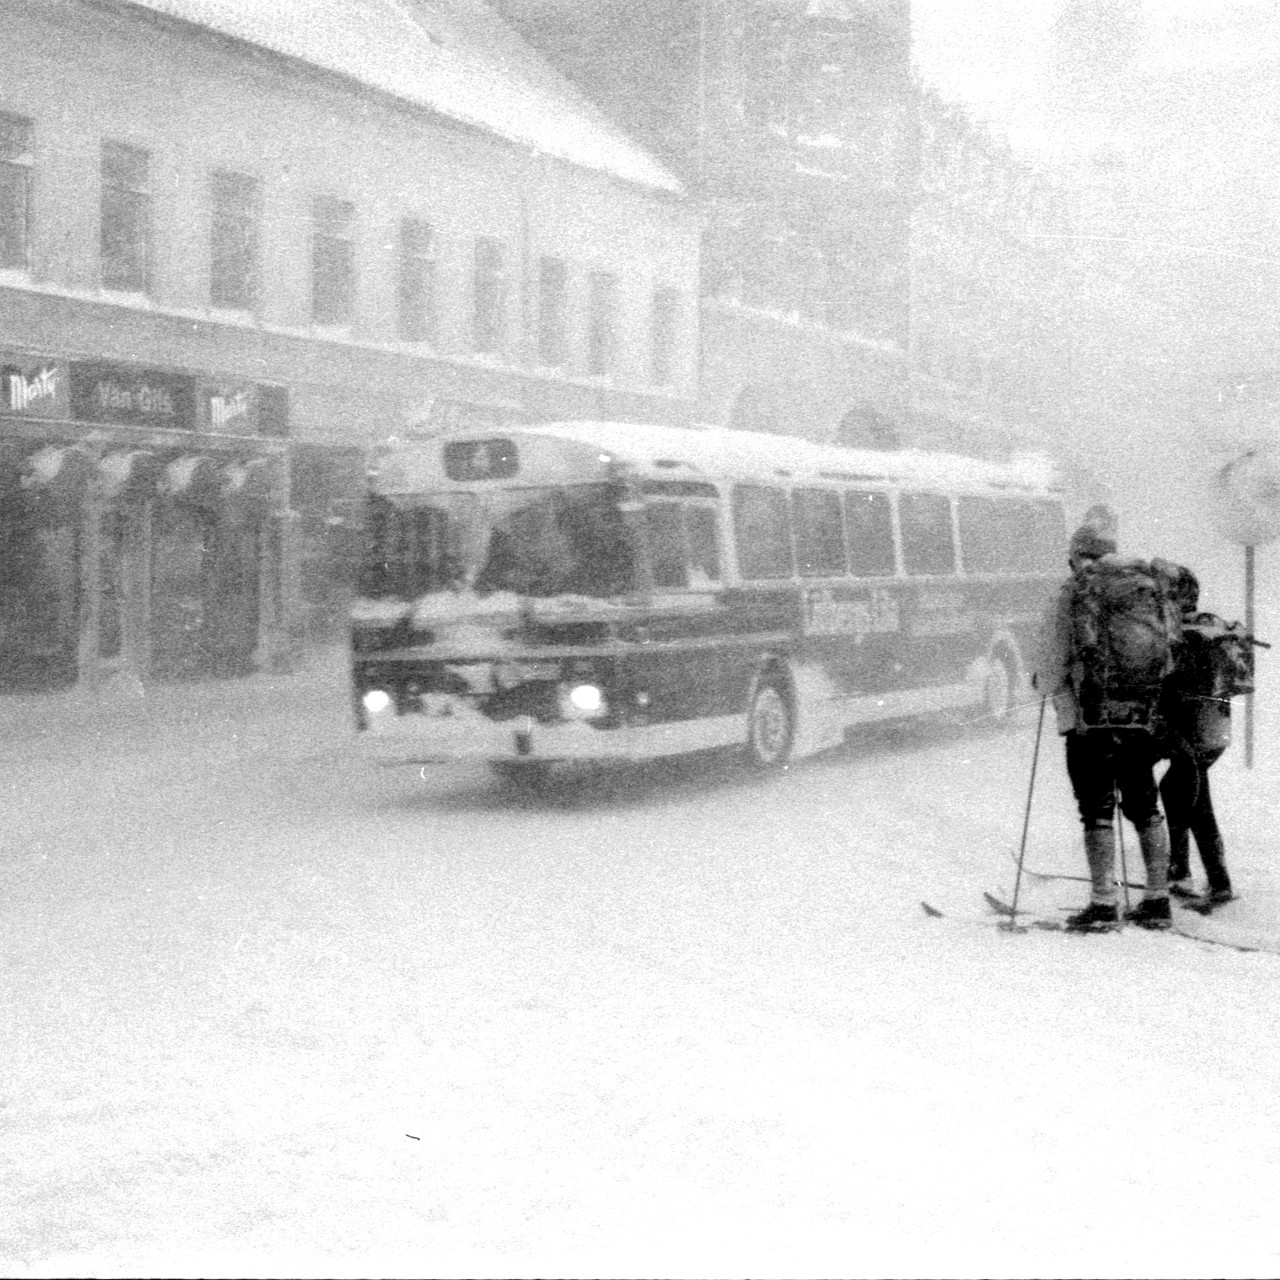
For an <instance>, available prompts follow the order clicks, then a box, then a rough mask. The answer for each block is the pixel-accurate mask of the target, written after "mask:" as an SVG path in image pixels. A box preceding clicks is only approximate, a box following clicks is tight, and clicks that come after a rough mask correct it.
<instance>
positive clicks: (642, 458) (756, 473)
mask: <svg viewBox="0 0 1280 1280" xmlns="http://www.w3.org/2000/svg"><path fill="white" fill-rule="evenodd" d="M498 439H504V440H511V441H513V442H514V443H515V444H516V447H517V449H519V445H520V442H521V441H522V440H531V439H538V440H542V441H543V442H545V444H546V445H547V446H550V447H548V448H547V449H546V450H545V453H544V456H543V458H542V460H541V461H540V462H539V463H537V464H535V463H534V461H533V458H532V457H529V458H528V459H527V461H528V463H529V466H528V467H527V468H525V469H524V470H523V471H522V472H521V475H520V476H514V475H513V476H511V477H509V481H510V483H513V484H520V483H522V479H523V483H527V484H533V483H551V484H556V483H568V482H569V481H570V480H571V479H576V480H578V481H579V482H581V481H585V480H591V479H605V478H607V477H609V476H610V475H613V474H615V469H616V467H617V466H619V465H621V466H623V467H625V468H626V469H627V470H628V471H630V472H631V473H632V474H633V475H635V476H636V478H638V479H641V480H669V481H670V480H687V481H703V482H709V483H715V482H717V481H754V482H756V483H768V482H770V481H782V482H784V483H787V484H806V483H808V484H821V483H828V484H830V483H843V484H853V483H862V484H866V483H870V484H876V485H885V486H893V487H896V486H902V485H908V486H910V487H912V488H922V489H936V490H946V491H951V492H956V491H960V492H973V493H991V492H1013V493H1023V494H1038V495H1044V494H1047V493H1052V494H1057V493H1058V492H1059V491H1060V484H1059V481H1058V477H1057V475H1056V474H1055V472H1054V468H1053V465H1052V463H1051V461H1050V460H1049V459H1048V458H1047V457H1045V456H1044V455H1040V454H1035V455H1026V456H1024V457H1022V458H1019V459H1016V460H1014V461H1011V462H1008V463H999V462H988V461H985V460H983V459H980V458H971V457H968V456H965V455H963V454H954V453H932V452H928V451H926V450H921V449H898V450H878V449H846V448H843V447H841V446H838V445H825V444H815V443H813V442H812V441H809V440H803V439H800V438H799V437H797V436H783V435H771V434H767V433H765V432H759V431H732V430H728V429H725V428H719V427H706V428H697V427H665V426H656V425H652V424H638V423H628V422H552V423H541V424H538V425H536V426H519V427H513V428H512V429H511V430H509V431H500V430H497V431H495V430H493V429H489V430H484V431H466V432H450V433H448V434H445V435H441V436H438V437H435V438H433V439H431V440H425V441H408V442H404V443H402V444H400V445H398V446H395V445H393V446H392V447H391V448H390V449H389V450H387V451H385V452H384V456H383V460H382V463H380V464H379V466H378V468H377V471H376V472H375V476H374V484H375V487H376V488H379V489H382V490H384V491H388V492H393V491H394V492H402V493H403V492H415V491H428V490H432V489H440V488H453V487H457V486H459V485H461V486H462V487H466V486H467V483H468V482H466V481H463V480H460V479H459V478H458V476H457V475H456V474H455V475H454V476H452V477H450V476H449V475H448V474H447V473H446V472H447V468H446V464H445V449H446V447H447V446H449V445H450V444H452V445H453V446H454V447H455V448H458V447H459V446H462V445H463V444H464V443H465V442H468V441H473V442H482V441H494V440H498ZM540 452H543V451H540ZM391 454H393V455H394V460H393V459H392V457H391V456H388V455H391ZM378 473H381V477H382V479H381V481H379V479H378Z"/></svg>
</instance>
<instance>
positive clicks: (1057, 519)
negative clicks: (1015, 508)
mask: <svg viewBox="0 0 1280 1280" xmlns="http://www.w3.org/2000/svg"><path fill="white" fill-rule="evenodd" d="M1031 527H1032V536H1031V546H1032V548H1033V553H1032V560H1031V566H1030V567H1031V569H1032V571H1033V572H1036V573H1053V572H1054V571H1055V570H1057V569H1060V568H1061V565H1062V561H1063V552H1062V544H1063V539H1064V538H1065V537H1066V536H1067V517H1066V512H1065V511H1063V509H1062V503H1060V502H1051V501H1046V500H1044V499H1041V500H1039V501H1037V502H1033V503H1032V504H1031Z"/></svg>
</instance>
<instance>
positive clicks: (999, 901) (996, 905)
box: [982, 889, 1266, 954]
mask: <svg viewBox="0 0 1280 1280" xmlns="http://www.w3.org/2000/svg"><path fill="white" fill-rule="evenodd" d="M982 896H983V898H984V899H985V900H986V903H987V906H989V907H990V908H991V910H992V911H994V912H995V913H996V914H997V915H998V916H1000V917H1001V918H1002V919H1006V920H1009V921H1012V920H1013V918H1014V915H1013V907H1012V906H1011V905H1010V904H1009V903H1007V902H1005V900H1004V899H1003V898H997V897H996V895H995V894H994V893H989V892H987V891H986V890H985V889H984V890H983V893H982ZM1184 905H1190V906H1191V909H1192V910H1195V906H1194V904H1184ZM1217 905H1218V906H1223V905H1225V904H1224V903H1218V904H1217ZM1211 910H1213V908H1212V907H1210V911H1211ZM1018 914H1019V915H1022V914H1023V913H1022V912H1021V911H1019V912H1018ZM1198 914H1201V915H1208V914H1209V911H1203V912H1199V913H1198ZM1030 924H1031V927H1032V928H1033V929H1051V930H1053V931H1054V932H1063V933H1070V932H1073V931H1072V930H1069V929H1068V928H1067V926H1066V923H1065V922H1064V921H1061V920H1032V921H1031V922H1030ZM1118 928H1119V924H1118V923H1117V925H1115V926H1113V927H1109V928H1103V929H1093V930H1086V931H1085V932H1090V933H1111V932H1114V931H1115V929H1118ZM1147 932H1151V933H1176V934H1177V935H1178V937H1180V938H1186V939H1187V941H1188V942H1203V943H1205V944H1206V945H1208V946H1211V947H1226V948H1227V949H1228V950H1229V951H1239V952H1242V953H1244V954H1250V953H1253V952H1258V951H1265V950H1266V948H1265V947H1251V946H1249V945H1248V944H1247V943H1244V942H1229V941H1227V939H1225V938H1206V937H1204V936H1203V935H1201V934H1198V933H1192V932H1190V931H1189V930H1187V929H1179V928H1178V927H1177V926H1176V925H1174V926H1172V927H1171V928H1168V929H1152V930H1148V931H1147Z"/></svg>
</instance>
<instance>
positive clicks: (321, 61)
mask: <svg viewBox="0 0 1280 1280" xmlns="http://www.w3.org/2000/svg"><path fill="white" fill-rule="evenodd" d="M128 2H129V3H130V4H131V5H132V7H134V8H135V9H146V10H149V11H151V12H153V13H157V14H163V15H165V16H167V17H170V18H176V19H178V20H180V21H183V22H189V23H193V24H195V25H197V26H201V27H205V28H208V29H209V30H210V31H215V32H217V33H219V34H220V35H224V36H230V37H233V38H234V39H237V40H242V41H245V42H246V43H248V44H252V45H256V46H258V47H259V48H262V49H267V50H270V51H271V52H273V53H277V54H282V55H284V56H286V57H290V58H296V59H299V60H300V61H303V62H307V63H310V64H311V65H313V66H315V67H318V68H321V69H323V70H325V71H329V72H335V73H337V74H338V75H342V76H347V77H349V78H350V79H352V80H355V81H358V82H359V83H361V84H363V85H366V86H368V87H370V88H373V89H377V90H379V91H381V92H383V93H388V94H391V95H392V96H394V97H396V98H400V99H401V100H403V101H404V102H407V103H412V104H413V105H415V106H419V107H425V108H428V109H430V110H432V111H434V112H437V113H439V114H440V115H442V116H445V117H448V118H449V119H452V120H457V121H460V122H462V123H465V124H468V125H474V126H476V127H478V128H481V129H484V130H486V131H488V132H491V133H494V134H497V135H498V136H500V137H503V138H506V139H508V140H510V141H513V142H518V143H521V144H523V145H525V146H528V147H531V148H533V149H534V150H536V151H540V152H543V153H545V154H547V155H550V156H555V157H557V158H558V159H561V160H565V161H568V162H569V163H571V164H575V165H578V166H581V167H582V168H585V169H593V170H597V171H599V172H603V173H608V174H610V175H612V176H613V177H616V178H622V179H624V180H626V181H628V182H633V183H637V184H639V185H641V186H646V187H651V188H656V189H658V190H662V191H669V192H678V191H680V189H681V188H680V184H679V182H678V181H677V179H676V178H675V177H674V176H673V175H672V174H671V173H669V172H668V171H667V170H666V169H665V168H663V166H662V165H660V164H659V163H658V162H657V161H656V160H655V159H654V158H653V157H652V156H650V155H649V154H648V153H647V152H646V151H644V150H643V149H642V148H641V147H639V146H638V145H636V143H634V142H632V141H631V140H630V139H629V138H628V137H627V136H626V135H625V134H624V133H623V132H622V131H621V130H620V129H618V128H617V127H616V126H614V125H613V124H612V123H611V122H610V121H609V120H608V119H607V118H606V117H605V116H604V115H603V114H602V113H601V112H600V111H599V110H597V109H596V108H595V107H594V106H593V105H592V104H591V103H590V102H588V101H587V99H585V98H584V97H583V96H582V95H581V94H580V93H579V92H578V91H577V90H576V89H575V88H574V87H573V86H572V85H571V84H570V83H569V82H568V81H567V80H565V79H564V78H563V77H562V76H561V75H559V74H558V73H557V72H556V71H554V70H553V69H552V68H551V67H549V66H548V65H547V64H546V63H545V62H544V61H543V60H542V59H541V58H540V57H539V56H538V55H537V54H536V53H535V52H534V51H533V50H532V49H531V48H530V47H529V46H528V45H527V44H525V43H524V42H523V41H522V40H521V39H520V37H519V36H518V35H516V34H515V32H514V31H512V30H511V29H510V28H509V27H508V26H506V24H505V23H503V22H502V21H501V20H500V19H499V18H498V17H497V16H496V15H495V14H493V13H492V12H490V10H489V9H488V8H487V7H486V6H485V5H484V4H482V3H481V2H480V0H128Z"/></svg>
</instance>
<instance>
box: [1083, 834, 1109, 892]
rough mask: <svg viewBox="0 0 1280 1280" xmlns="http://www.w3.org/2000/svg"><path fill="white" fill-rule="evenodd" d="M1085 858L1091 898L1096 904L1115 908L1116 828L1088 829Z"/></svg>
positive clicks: (1085, 837) (1085, 839)
mask: <svg viewBox="0 0 1280 1280" xmlns="http://www.w3.org/2000/svg"><path fill="white" fill-rule="evenodd" d="M1084 856H1085V858H1086V860H1087V861H1088V863H1089V880H1090V886H1089V887H1090V889H1091V890H1092V892H1091V893H1090V894H1089V897H1090V898H1091V899H1092V900H1093V901H1094V902H1096V903H1101V904H1103V905H1110V906H1112V907H1114V906H1115V903H1116V833H1115V828H1114V827H1086V828H1085V832H1084Z"/></svg>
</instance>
